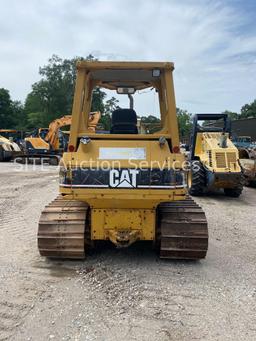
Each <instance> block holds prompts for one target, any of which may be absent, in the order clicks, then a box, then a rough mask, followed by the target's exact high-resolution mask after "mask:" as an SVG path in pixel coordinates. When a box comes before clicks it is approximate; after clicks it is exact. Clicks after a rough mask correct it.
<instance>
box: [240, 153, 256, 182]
mask: <svg viewBox="0 0 256 341" xmlns="http://www.w3.org/2000/svg"><path fill="white" fill-rule="evenodd" d="M239 162H240V165H241V167H242V171H243V174H244V179H245V185H246V186H251V187H256V149H242V148H241V149H239Z"/></svg>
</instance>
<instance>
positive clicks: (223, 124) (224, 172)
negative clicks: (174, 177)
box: [188, 114, 243, 197]
mask: <svg viewBox="0 0 256 341" xmlns="http://www.w3.org/2000/svg"><path fill="white" fill-rule="evenodd" d="M202 121H203V122H204V124H203V125H200V124H199V122H202ZM208 123H209V124H208ZM230 134H231V122H230V120H229V118H228V116H227V114H197V115H194V118H193V128H192V134H191V145H190V160H191V171H190V172H189V176H188V185H189V193H190V194H191V195H195V196H197V195H202V194H204V193H206V192H208V191H209V190H214V189H224V193H225V194H226V195H227V196H231V197H239V196H240V194H241V192H242V190H243V185H242V183H243V175H242V170H241V167H240V164H239V153H238V149H237V148H236V146H235V145H234V144H233V143H232V141H231V139H230Z"/></svg>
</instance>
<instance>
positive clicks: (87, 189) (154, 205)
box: [38, 61, 208, 259]
mask: <svg viewBox="0 0 256 341" xmlns="http://www.w3.org/2000/svg"><path fill="white" fill-rule="evenodd" d="M173 70H174V65H173V63H169V62H160V63H159V62H99V61H81V62H78V64H77V79H76V87H75V94H74V102H73V110H72V123H71V130H70V139H69V145H68V150H67V152H65V153H64V154H63V158H62V160H61V162H60V195H59V196H58V197H57V198H56V199H55V200H53V201H52V202H51V203H50V204H49V205H48V206H46V207H45V209H44V210H43V212H42V214H41V217H40V221H39V228H38V248H39V252H40V254H41V255H42V256H46V257H55V258H76V259H82V258H84V257H85V255H86V253H87V252H88V249H89V248H90V247H93V245H94V242H95V241H102V240H104V241H106V240H108V241H111V242H112V243H113V244H114V245H116V246H117V247H120V248H122V247H128V246H129V245H131V244H132V243H134V242H139V241H140V242H141V241H150V242H151V243H152V244H153V245H154V247H155V249H156V250H157V252H158V254H159V256H160V257H161V258H167V259H173V258H175V259H201V258H204V257H205V256H206V253H207V246H208V230H207V221H206V218H205V214H204V212H203V210H202V209H201V207H200V206H199V205H198V204H197V203H195V202H194V201H193V200H192V199H191V198H190V197H188V195H187V186H186V182H185V178H186V177H185V173H184V171H183V163H184V161H185V159H184V155H183V154H182V153H181V152H180V149H179V132H178V124H177V116H176V105H175V97H174V87H173V76H172V73H173ZM95 87H102V88H105V89H108V90H112V91H114V92H117V93H118V94H119V95H123V96H125V95H128V97H129V99H130V106H129V107H128V108H119V109H117V110H114V111H113V112H112V126H111V129H110V132H109V133H97V131H96V132H95V131H94V132H93V131H91V130H90V129H89V119H88V118H89V113H90V108H91V100H92V93H93V89H94V88H95ZM144 89H154V90H155V91H154V94H155V95H156V96H157V97H158V100H159V112H160V115H161V127H159V130H158V131H156V132H154V133H151V132H149V133H145V132H141V133H139V131H138V127H137V113H136V111H135V108H134V105H133V101H131V97H132V95H133V94H135V93H136V92H137V91H138V90H144ZM151 93H153V91H151Z"/></svg>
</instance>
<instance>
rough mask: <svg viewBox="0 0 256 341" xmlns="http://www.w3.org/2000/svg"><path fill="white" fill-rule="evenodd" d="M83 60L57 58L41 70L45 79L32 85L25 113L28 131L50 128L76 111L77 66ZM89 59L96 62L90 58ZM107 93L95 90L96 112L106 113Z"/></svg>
mask: <svg viewBox="0 0 256 341" xmlns="http://www.w3.org/2000/svg"><path fill="white" fill-rule="evenodd" d="M83 59H84V58H82V57H75V58H73V59H62V58H60V57H58V56H56V55H53V56H52V57H51V58H50V59H49V61H48V64H47V65H45V66H44V67H41V68H40V69H39V74H40V76H41V77H42V78H41V80H40V81H38V82H36V83H34V84H33V85H32V91H31V92H30V93H29V94H28V96H27V98H26V101H25V113H26V115H27V117H28V119H27V122H28V128H33V127H38V125H39V126H41V127H42V126H44V127H47V126H48V125H49V123H50V122H51V121H53V120H54V119H56V118H58V117H61V116H63V115H68V114H70V113H71V111H72V104H73V95H74V88H75V81H76V63H77V61H78V60H83ZM86 60H95V58H94V57H93V56H92V55H89V56H88V57H87V58H86ZM105 96H106V94H105V92H103V91H101V90H100V89H99V88H96V89H94V91H93V98H92V111H101V112H103V111H104V104H103V99H104V98H105Z"/></svg>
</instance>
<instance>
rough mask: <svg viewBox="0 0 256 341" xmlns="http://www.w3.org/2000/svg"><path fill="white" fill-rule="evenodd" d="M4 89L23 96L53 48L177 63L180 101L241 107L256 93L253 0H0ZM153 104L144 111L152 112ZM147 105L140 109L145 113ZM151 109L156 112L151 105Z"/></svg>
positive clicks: (203, 107) (187, 105) (65, 53)
mask: <svg viewBox="0 0 256 341" xmlns="http://www.w3.org/2000/svg"><path fill="white" fill-rule="evenodd" d="M0 5H1V7H0V8H1V9H0V13H1V20H0V51H1V53H0V87H4V88H7V89H9V90H10V93H11V96H12V99H15V100H22V101H24V99H25V97H26V95H27V93H28V92H29V91H30V90H31V84H32V83H33V82H35V81H37V80H38V79H39V75H38V68H39V66H42V65H44V64H46V63H47V60H48V58H49V57H50V56H51V55H52V54H57V55H59V56H60V57H64V58H72V57H73V56H87V55H88V54H89V53H92V54H93V55H94V56H96V57H98V58H99V59H101V60H106V59H107V60H148V61H173V62H174V63H175V72H174V81H175V91H176V102H177V106H178V107H180V108H183V109H187V110H188V111H189V112H193V113H196V112H221V111H223V110H225V109H229V110H233V111H239V110H240V108H241V106H242V105H243V104H245V103H248V102H252V101H253V100H254V99H255V98H256V25H255V22H256V1H254V0H244V1H243V0H223V1H216V0H215V1H210V0H209V1H208V0H127V1H125V0H101V1H100V0H40V1H36V0H26V1H21V0H8V1H5V0H0ZM151 104H152V103H151V102H148V103H146V104H145V107H146V108H145V109H144V110H145V111H147V112H148V113H150V112H151V108H150V105H151ZM144 110H143V111H144ZM152 111H154V110H152Z"/></svg>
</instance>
